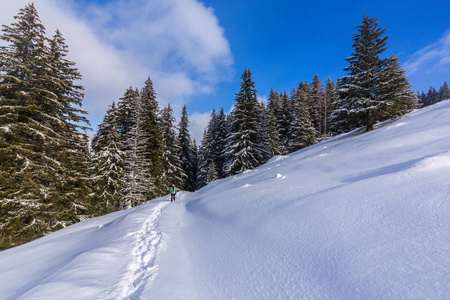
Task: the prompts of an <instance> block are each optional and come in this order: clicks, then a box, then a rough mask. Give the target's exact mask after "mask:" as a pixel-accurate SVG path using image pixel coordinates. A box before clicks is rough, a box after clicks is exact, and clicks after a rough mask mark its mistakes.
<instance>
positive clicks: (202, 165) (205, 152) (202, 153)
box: [196, 129, 211, 189]
mask: <svg viewBox="0 0 450 300" xmlns="http://www.w3.org/2000/svg"><path fill="white" fill-rule="evenodd" d="M207 145H208V134H207V130H206V129H205V131H204V132H203V138H202V140H201V142H200V148H199V150H198V156H197V157H198V163H197V183H196V188H197V189H200V188H202V187H203V186H205V185H206V184H207V183H208V173H209V167H210V166H211V159H210V157H209V148H208V147H207Z"/></svg>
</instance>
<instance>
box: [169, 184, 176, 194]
mask: <svg viewBox="0 0 450 300" xmlns="http://www.w3.org/2000/svg"><path fill="white" fill-rule="evenodd" d="M170 193H171V194H176V193H177V188H176V187H174V186H171V187H170Z"/></svg>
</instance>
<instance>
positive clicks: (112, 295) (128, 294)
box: [102, 201, 170, 299]
mask: <svg viewBox="0 0 450 300" xmlns="http://www.w3.org/2000/svg"><path fill="white" fill-rule="evenodd" d="M169 203H170V202H166V201H163V202H160V203H158V204H157V205H155V206H154V208H153V211H152V213H151V214H150V215H149V217H148V218H147V219H146V220H145V221H144V223H143V224H142V227H141V228H140V229H139V230H138V231H136V232H132V233H129V234H128V235H127V236H126V237H129V236H133V237H134V246H133V248H132V250H131V257H132V259H131V260H130V262H129V264H128V266H127V268H126V271H125V274H124V275H123V276H122V278H121V279H120V281H119V282H118V283H117V284H116V285H115V288H114V289H113V290H112V291H110V292H109V293H108V295H106V297H104V298H103V297H102V299H117V297H119V299H140V296H141V294H142V291H143V290H144V287H145V284H146V283H147V281H148V280H151V279H152V277H153V276H155V275H156V271H157V269H158V266H157V265H156V264H155V260H156V255H157V252H158V249H159V246H160V245H161V240H162V233H161V232H159V231H157V230H156V227H157V224H158V220H159V218H160V217H161V215H162V212H163V211H164V209H165V208H166V206H167V205H168V204H169Z"/></svg>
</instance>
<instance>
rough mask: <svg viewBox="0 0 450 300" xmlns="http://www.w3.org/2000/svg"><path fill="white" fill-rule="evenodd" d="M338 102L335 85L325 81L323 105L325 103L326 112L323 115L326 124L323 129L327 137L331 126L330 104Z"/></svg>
mask: <svg viewBox="0 0 450 300" xmlns="http://www.w3.org/2000/svg"><path fill="white" fill-rule="evenodd" d="M338 100H339V96H338V93H337V90H336V85H335V84H334V82H333V80H331V79H330V78H328V79H327V81H326V83H325V103H326V107H327V108H326V111H325V113H324V116H323V117H324V123H325V124H326V126H325V129H326V133H327V135H328V134H329V132H330V130H331V127H332V125H331V124H330V122H329V120H330V115H331V111H332V110H333V106H332V103H335V102H336V101H338Z"/></svg>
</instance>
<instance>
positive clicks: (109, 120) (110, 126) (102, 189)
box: [93, 102, 125, 214]
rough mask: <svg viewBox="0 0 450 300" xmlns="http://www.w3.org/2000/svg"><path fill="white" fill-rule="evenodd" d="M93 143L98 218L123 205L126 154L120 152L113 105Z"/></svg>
mask: <svg viewBox="0 0 450 300" xmlns="http://www.w3.org/2000/svg"><path fill="white" fill-rule="evenodd" d="M96 141H97V142H96V143H95V145H94V146H93V149H94V151H95V152H94V153H95V154H94V159H93V174H94V175H93V191H94V193H95V209H96V212H97V214H100V213H101V214H106V213H110V212H112V211H116V210H118V209H119V207H120V206H121V203H123V194H122V191H123V188H124V175H125V173H124V168H123V165H124V160H125V152H123V151H122V150H121V147H122V146H121V140H120V134H119V132H118V130H117V109H116V106H115V103H114V102H113V104H112V105H111V108H110V109H108V111H107V112H106V116H105V118H104V119H103V122H102V123H101V124H100V125H99V130H98V131H97V134H96Z"/></svg>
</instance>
